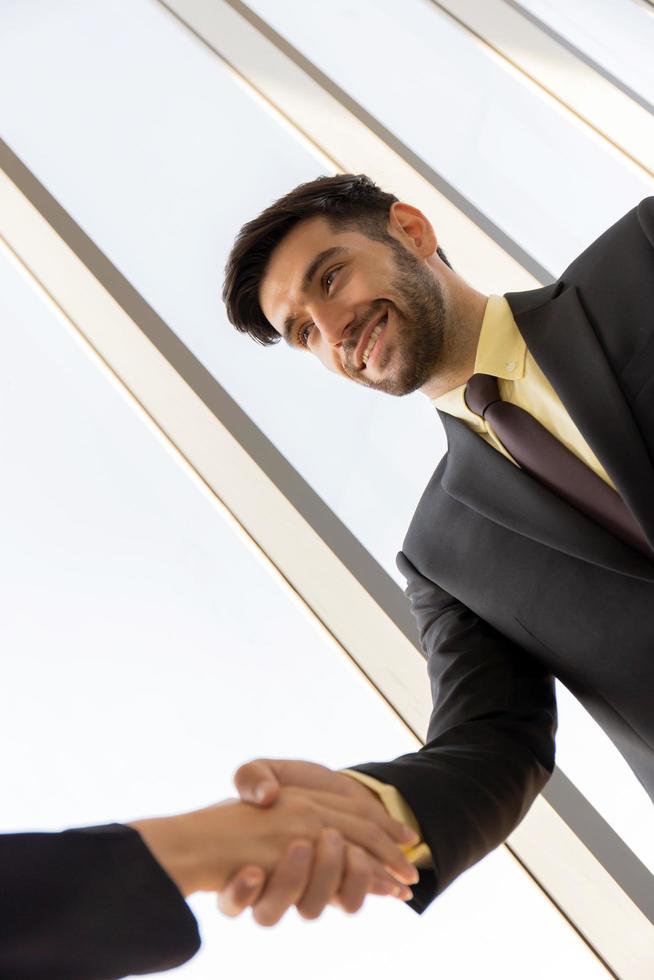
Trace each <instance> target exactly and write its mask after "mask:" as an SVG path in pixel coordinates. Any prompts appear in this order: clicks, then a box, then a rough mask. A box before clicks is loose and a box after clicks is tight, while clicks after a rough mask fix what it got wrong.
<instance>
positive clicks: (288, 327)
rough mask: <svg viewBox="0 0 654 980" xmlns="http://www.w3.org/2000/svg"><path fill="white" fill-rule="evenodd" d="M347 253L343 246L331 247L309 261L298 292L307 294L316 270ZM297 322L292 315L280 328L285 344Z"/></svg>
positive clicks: (288, 341) (288, 342) (288, 340)
mask: <svg viewBox="0 0 654 980" xmlns="http://www.w3.org/2000/svg"><path fill="white" fill-rule="evenodd" d="M347 251H349V249H347V248H345V246H344V245H332V246H331V248H325V249H323V250H322V252H318V254H317V255H316V256H315V257H314V258H313V259H312V260H311V262H310V263H309V265H308V266H307V268H306V269H305V272H304V275H303V276H302V285H301V286H300V292H301V293H302V294H303V295H304V294H306V293H308V291H309V288H310V287H311V283H312V282H313V280H314V278H315V275H316V273H317V272H318V270H319V269H320V268H321V266H323V265H324V264H325V262H328V261H329V259H333V258H335V257H336V256H337V255H342V254H343V253H344V252H347ZM296 320H297V316H296V315H295V314H292V315H291V316H287V317H286V319H285V320H284V325H283V326H282V337H283V338H284V340H285V341H286V343H287V344H290V342H291V341H290V336H291V332H292V330H293V324H294V323H295V321H296Z"/></svg>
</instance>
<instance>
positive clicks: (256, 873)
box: [218, 865, 266, 917]
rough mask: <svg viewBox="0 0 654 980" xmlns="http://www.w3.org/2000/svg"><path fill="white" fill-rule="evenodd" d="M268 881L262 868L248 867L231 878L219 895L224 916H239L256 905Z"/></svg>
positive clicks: (219, 902) (219, 903)
mask: <svg viewBox="0 0 654 980" xmlns="http://www.w3.org/2000/svg"><path fill="white" fill-rule="evenodd" d="M265 881H266V875H265V873H264V871H263V869H262V868H258V867H255V866H254V865H247V866H246V867H245V868H241V870H240V871H238V872H237V873H236V874H235V875H234V876H233V878H231V879H230V880H229V881H228V882H227V885H226V886H225V888H224V890H223V891H222V892H220V894H219V895H218V908H219V909H220V911H221V912H222V913H223V914H224V915H229V916H232V917H234V916H237V915H240V914H241V912H243V910H244V909H247V908H249V907H250V906H251V905H254V904H255V902H256V901H257V899H258V898H259V895H260V894H261V891H262V889H263V886H264V884H265Z"/></svg>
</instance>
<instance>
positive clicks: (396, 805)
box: [341, 769, 433, 868]
mask: <svg viewBox="0 0 654 980" xmlns="http://www.w3.org/2000/svg"><path fill="white" fill-rule="evenodd" d="M341 772H342V773H343V774H344V775H345V776H351V777H352V779H356V780H357V781H358V782H360V783H363V785H364V786H367V788H368V789H371V790H372V791H373V793H376V794H377V796H378V797H379V799H380V800H381V802H382V803H383V805H384V807H385V808H386V812H387V813H388V815H389V816H390V817H393V819H394V820H399V821H400V823H405V824H406V825H407V827H411V829H412V830H415V831H416V833H418V834H420V840H419V841H418V843H417V844H412V845H411V846H408V845H407V846H404V847H403V848H402V850H403V851H404V853H405V854H406V857H407V859H408V860H409V861H411V863H412V864H415V866H416V868H431V867H432V864H433V862H432V858H431V851H430V850H429V847H428V845H427V844H426V843H425V841H424V840H423V839H422V831H421V829H420V826H419V824H418V821H417V820H416V818H415V816H414V814H413V810H412V809H411V807H410V806H409V804H408V803H407V802H406V800H405V799H404V797H403V796H402V794H401V793H400V792H399V791H398V790H397V789H396V787H395V786H392V785H391V784H390V783H381V782H380V781H379V780H378V779H374V778H373V777H372V776H367V775H366V774H365V773H363V772H357V771H356V770H354V769H341Z"/></svg>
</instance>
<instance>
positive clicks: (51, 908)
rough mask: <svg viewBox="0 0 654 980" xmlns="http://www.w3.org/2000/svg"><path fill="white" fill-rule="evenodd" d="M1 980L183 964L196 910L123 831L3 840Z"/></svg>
mask: <svg viewBox="0 0 654 980" xmlns="http://www.w3.org/2000/svg"><path fill="white" fill-rule="evenodd" d="M0 875H1V890H0V978H1V980H37V978H38V980H45V978H47V980H113V978H116V977H124V976H127V975H132V974H143V973H154V972H157V971H160V970H167V969H170V968H172V967H174V966H178V965H179V964H180V963H183V962H184V961H185V960H187V959H189V957H191V956H193V954H194V953H195V952H196V951H197V950H198V948H199V946H200V939H199V935H198V928H197V924H196V921H195V918H194V917H193V914H192V912H191V910H190V909H189V907H188V905H187V904H186V902H185V901H184V898H183V897H182V895H181V893H180V892H179V890H178V889H177V887H176V885H175V884H174V883H173V881H172V880H171V879H170V878H169V876H168V875H167V874H166V872H165V871H164V870H163V868H162V867H161V866H160V865H159V864H158V862H157V861H156V860H155V859H154V857H153V856H152V854H151V853H150V851H149V849H148V848H147V846H146V845H145V844H144V842H143V841H142V839H141V837H140V836H139V834H138V833H137V831H136V830H133V829H132V828H131V827H125V826H123V825H122V824H108V825H107V826H103V827H89V828H81V829H75V830H66V831H63V833H53V834H41V833H34V834H4V835H0Z"/></svg>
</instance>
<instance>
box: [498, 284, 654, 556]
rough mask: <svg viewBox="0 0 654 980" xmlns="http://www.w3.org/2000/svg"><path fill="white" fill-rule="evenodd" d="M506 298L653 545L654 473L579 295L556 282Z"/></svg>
mask: <svg viewBox="0 0 654 980" xmlns="http://www.w3.org/2000/svg"><path fill="white" fill-rule="evenodd" d="M530 297H531V298H532V299H531V302H530V299H529V298H530ZM506 298H507V300H508V301H509V305H510V306H511V309H512V311H513V315H514V317H515V320H516V323H517V324H518V328H519V330H520V333H521V334H522V336H523V338H524V340H525V343H526V344H527V347H528V349H529V351H530V352H531V354H532V355H533V357H534V358H535V360H536V361H537V363H538V365H539V367H540V368H541V370H542V371H543V373H544V374H545V375H546V376H547V378H548V379H549V381H550V383H551V384H552V386H553V388H554V389H555V391H556V392H557V394H558V395H559V397H560V399H561V401H562V402H563V404H564V405H565V407H566V409H567V410H568V412H569V414H570V417H571V418H572V420H573V422H574V423H575V425H576V426H577V428H578V429H579V431H580V432H581V434H582V435H583V437H584V439H586V441H587V442H588V445H589V446H590V447H591V448H592V450H593V452H594V453H595V455H596V456H597V457H598V459H599V460H600V461H601V462H602V465H603V466H604V468H605V469H606V471H607V473H608V474H609V476H610V477H611V479H612V480H613V482H614V484H615V486H616V487H617V489H618V492H619V493H620V495H621V497H622V499H623V500H624V502H625V503H626V505H627V506H628V507H629V509H630V510H631V512H632V513H633V515H634V517H635V518H636V520H638V522H639V523H640V525H641V527H642V528H643V530H644V531H645V534H646V535H647V537H648V538H649V540H650V542H651V543H652V544H653V545H654V506H653V505H652V501H654V467H653V466H652V461H651V459H650V457H649V454H648V452H647V448H646V446H645V443H644V442H643V439H642V436H641V434H640V431H639V429H638V426H637V425H636V421H635V419H634V417H633V415H632V413H631V410H630V408H629V405H628V404H627V401H626V399H625V397H624V394H623V393H622V390H621V389H620V386H619V384H618V382H617V380H616V378H615V375H614V374H613V371H612V370H611V366H610V364H609V362H608V360H607V358H606V355H605V353H604V351H603V349H602V347H601V345H600V343H599V341H598V339H597V336H596V334H595V332H594V330H593V328H592V326H591V325H590V323H589V321H588V318H587V317H586V314H585V313H584V310H583V307H582V305H581V302H580V299H579V295H578V292H577V289H576V288H575V287H570V288H568V289H566V290H562V289H561V286H560V284H556V285H555V286H554V287H546V288H545V289H541V290H534V291H533V292H532V293H514V294H509V295H508V296H507V297H506ZM543 299H545V302H543ZM534 300H536V303H535V304H534Z"/></svg>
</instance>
